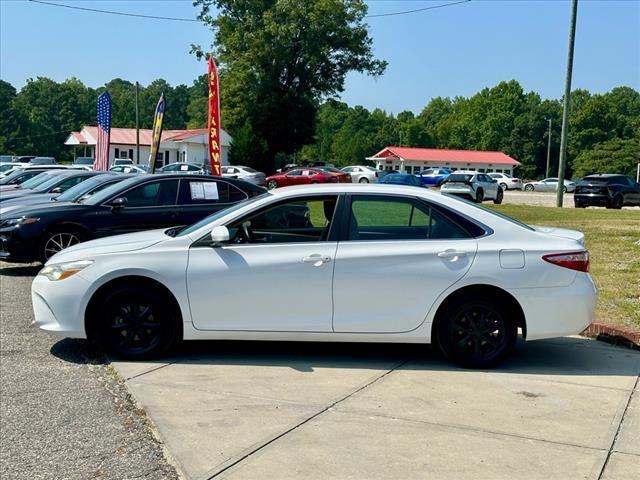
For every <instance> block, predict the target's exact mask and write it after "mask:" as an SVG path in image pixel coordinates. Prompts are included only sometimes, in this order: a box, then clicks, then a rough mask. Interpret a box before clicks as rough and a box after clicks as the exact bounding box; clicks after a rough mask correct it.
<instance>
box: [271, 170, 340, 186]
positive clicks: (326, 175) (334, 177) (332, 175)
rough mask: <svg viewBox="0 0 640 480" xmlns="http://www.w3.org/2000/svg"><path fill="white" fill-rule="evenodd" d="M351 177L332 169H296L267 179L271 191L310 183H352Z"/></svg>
mask: <svg viewBox="0 0 640 480" xmlns="http://www.w3.org/2000/svg"><path fill="white" fill-rule="evenodd" d="M350 182H351V176H349V174H347V173H343V172H341V171H340V170H338V169H336V168H332V167H322V168H306V167H302V168H294V169H292V170H289V171H287V172H284V173H278V174H277V175H271V176H270V177H267V188H268V189H269V190H271V189H273V188H277V187H286V186H289V185H304V184H308V183H350Z"/></svg>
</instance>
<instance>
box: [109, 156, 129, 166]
mask: <svg viewBox="0 0 640 480" xmlns="http://www.w3.org/2000/svg"><path fill="white" fill-rule="evenodd" d="M114 165H133V160H131V159H130V158H116V159H115V160H114V161H113V163H112V164H111V166H114Z"/></svg>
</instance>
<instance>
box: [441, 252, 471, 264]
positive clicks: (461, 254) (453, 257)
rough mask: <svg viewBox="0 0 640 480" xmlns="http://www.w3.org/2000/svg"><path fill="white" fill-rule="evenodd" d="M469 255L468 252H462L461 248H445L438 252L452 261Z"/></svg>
mask: <svg viewBox="0 0 640 480" xmlns="http://www.w3.org/2000/svg"><path fill="white" fill-rule="evenodd" d="M466 256H467V252H461V251H459V250H445V251H444V252H438V257H439V258H448V259H450V260H451V261H452V262H455V261H456V260H458V259H459V258H464V257H466Z"/></svg>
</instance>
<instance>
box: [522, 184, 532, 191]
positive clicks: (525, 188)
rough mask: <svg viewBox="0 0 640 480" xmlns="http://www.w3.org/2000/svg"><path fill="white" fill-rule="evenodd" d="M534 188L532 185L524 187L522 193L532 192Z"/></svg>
mask: <svg viewBox="0 0 640 480" xmlns="http://www.w3.org/2000/svg"><path fill="white" fill-rule="evenodd" d="M533 190H534V188H533V185H525V186H524V191H525V192H533Z"/></svg>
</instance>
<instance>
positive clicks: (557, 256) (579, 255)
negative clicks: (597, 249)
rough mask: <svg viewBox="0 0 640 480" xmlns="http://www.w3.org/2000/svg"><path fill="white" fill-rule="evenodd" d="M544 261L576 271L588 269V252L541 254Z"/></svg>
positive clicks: (586, 270)
mask: <svg viewBox="0 0 640 480" xmlns="http://www.w3.org/2000/svg"><path fill="white" fill-rule="evenodd" d="M542 259H543V260H544V261H545V262H549V263H553V264H554V265H558V266H559V267H564V268H569V269H571V270H577V271H578V272H588V271H589V252H586V251H584V252H570V253H551V254H549V255H543V256H542Z"/></svg>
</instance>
